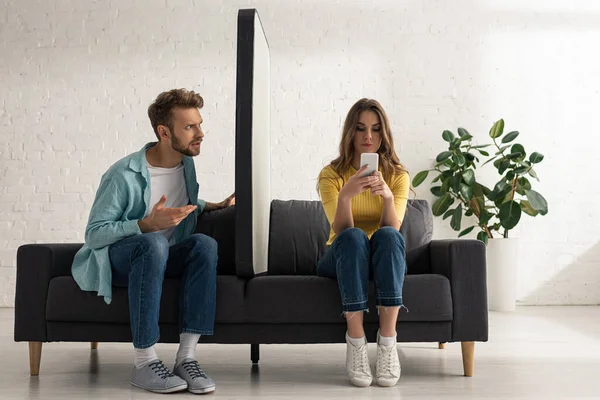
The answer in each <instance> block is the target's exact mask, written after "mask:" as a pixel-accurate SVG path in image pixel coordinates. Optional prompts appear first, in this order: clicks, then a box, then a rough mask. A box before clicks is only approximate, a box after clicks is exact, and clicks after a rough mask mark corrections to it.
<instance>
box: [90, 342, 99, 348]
mask: <svg viewBox="0 0 600 400" xmlns="http://www.w3.org/2000/svg"><path fill="white" fill-rule="evenodd" d="M90 344H91V349H92V350H98V342H91V343H90Z"/></svg>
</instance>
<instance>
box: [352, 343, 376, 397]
mask: <svg viewBox="0 0 600 400" xmlns="http://www.w3.org/2000/svg"><path fill="white" fill-rule="evenodd" d="M346 370H347V371H348V377H349V378H350V382H352V384H353V385H355V386H359V387H365V386H369V385H370V384H371V382H372V381H373V375H372V374H371V367H370V366H369V355H368V353H367V339H366V338H364V343H363V344H362V345H360V346H354V345H353V344H352V343H350V338H349V336H348V334H347V333H346Z"/></svg>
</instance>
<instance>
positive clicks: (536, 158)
mask: <svg viewBox="0 0 600 400" xmlns="http://www.w3.org/2000/svg"><path fill="white" fill-rule="evenodd" d="M543 159H544V155H543V154H540V153H538V152H537V151H534V152H533V153H531V155H530V156H529V161H531V162H532V163H534V164H537V163H539V162H542V160H543Z"/></svg>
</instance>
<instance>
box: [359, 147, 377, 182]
mask: <svg viewBox="0 0 600 400" xmlns="http://www.w3.org/2000/svg"><path fill="white" fill-rule="evenodd" d="M365 165H367V169H366V170H365V171H364V172H363V173H361V176H360V177H361V178H362V177H365V176H368V175H371V174H373V173H374V172H375V171H377V170H379V154H378V153H362V154H361V155H360V167H361V168H362V167H364V166H365Z"/></svg>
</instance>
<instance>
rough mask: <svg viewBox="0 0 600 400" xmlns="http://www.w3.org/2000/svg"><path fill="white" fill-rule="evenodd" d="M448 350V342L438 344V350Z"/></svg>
mask: <svg viewBox="0 0 600 400" xmlns="http://www.w3.org/2000/svg"><path fill="white" fill-rule="evenodd" d="M445 348H446V342H439V343H438V349H442V350H443V349H445Z"/></svg>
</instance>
